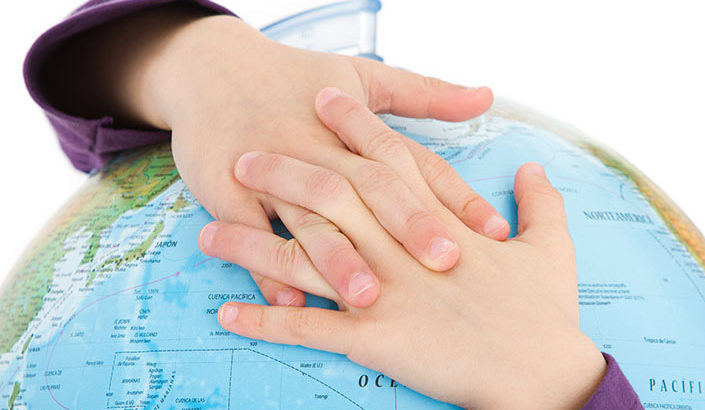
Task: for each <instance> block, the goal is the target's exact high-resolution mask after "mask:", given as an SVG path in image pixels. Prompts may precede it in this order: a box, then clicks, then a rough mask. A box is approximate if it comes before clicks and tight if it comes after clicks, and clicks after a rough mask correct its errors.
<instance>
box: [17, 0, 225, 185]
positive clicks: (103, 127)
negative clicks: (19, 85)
mask: <svg viewBox="0 0 705 410" xmlns="http://www.w3.org/2000/svg"><path fill="white" fill-rule="evenodd" d="M175 1H179V0H92V1H89V2H88V3H86V4H84V5H83V6H82V7H80V8H79V9H77V10H76V11H74V12H73V13H72V14H71V15H70V16H69V17H67V18H66V19H65V20H64V21H62V22H61V23H59V24H57V25H56V26H54V27H52V28H51V29H49V30H48V31H47V32H45V33H44V34H42V36H41V37H39V39H37V41H36V42H35V43H34V45H32V48H31V49H30V50H29V53H28V54H27V57H26V59H25V63H24V77H25V83H26V84H27V89H28V90H29V93H30V95H31V96H32V98H33V99H34V101H36V102H37V104H39V106H40V107H41V108H42V109H43V110H44V112H45V113H46V115H47V117H48V118H49V122H50V123H51V125H52V126H53V127H54V129H55V130H56V133H57V135H58V137H59V144H60V145H61V148H62V149H63V150H64V152H65V153H66V155H67V156H68V157H69V159H70V160H71V163H73V165H74V166H75V167H76V168H78V169H80V170H81V171H85V172H87V171H91V170H93V169H99V168H102V167H103V165H105V163H106V162H108V161H109V160H110V159H111V158H112V157H113V156H114V155H115V154H117V153H118V152H120V151H122V150H125V149H129V148H136V147H141V146H145V145H149V144H153V143H155V142H159V141H163V140H166V139H169V138H170V136H171V133H170V132H168V131H160V130H136V129H119V128H117V127H114V126H113V118H112V117H110V116H108V115H107V114H108V113H106V116H104V117H101V118H80V117H75V116H72V115H69V114H67V113H66V112H63V111H62V110H61V107H56V106H53V105H52V104H51V103H50V102H49V100H48V99H47V97H46V93H45V90H43V89H42V86H41V84H42V82H41V81H40V76H41V75H42V72H43V70H47V69H51V67H45V64H46V62H47V59H48V58H49V57H50V56H51V54H52V52H53V51H55V50H56V49H57V47H58V46H59V45H60V44H61V43H62V42H63V41H66V40H67V39H69V38H70V37H72V36H74V35H76V34H78V33H80V32H83V31H85V30H88V29H90V28H93V27H97V26H99V25H101V24H105V23H107V22H109V21H111V20H115V19H116V18H119V17H122V16H125V15H127V14H130V13H135V12H138V11H140V10H144V9H147V8H150V7H154V6H157V5H162V4H167V3H172V2H175ZM191 1H192V2H193V3H195V4H197V5H199V6H201V7H204V8H206V9H208V10H211V11H212V12H213V13H214V14H228V15H234V14H233V13H232V12H230V11H229V10H227V9H226V8H224V7H222V6H219V5H218V4H215V3H213V2H211V1H208V0H191ZM80 63H81V62H80V61H77V62H76V64H80Z"/></svg>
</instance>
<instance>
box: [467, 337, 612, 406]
mask: <svg viewBox="0 0 705 410" xmlns="http://www.w3.org/2000/svg"><path fill="white" fill-rule="evenodd" d="M544 340H552V341H553V342H552V343H550V345H546V348H545V349H542V350H541V351H540V352H536V351H534V352H532V353H528V352H526V351H525V352H523V353H519V354H520V357H521V359H519V360H518V361H511V360H510V361H509V362H513V363H515V364H514V365H511V366H510V367H511V368H510V369H509V372H506V371H505V373H506V374H505V375H504V376H502V377H501V379H502V380H505V382H503V383H499V384H495V385H488V386H486V387H485V388H484V389H482V390H483V391H484V392H485V393H486V395H485V396H484V397H481V398H479V399H480V400H476V401H473V402H471V403H472V405H473V406H469V407H474V408H482V409H485V408H488V409H492V408H512V409H522V408H526V409H533V408H542V409H559V408H560V409H581V408H582V407H583V406H584V405H585V404H586V403H587V402H588V401H589V400H590V397H592V395H593V394H594V392H595V391H596V390H597V388H598V387H599V386H600V383H601V382H602V379H603V377H604V375H605V372H606V370H607V362H606V360H605V358H604V356H603V355H602V353H601V352H600V351H599V349H598V348H597V346H595V344H594V343H593V342H592V340H590V339H589V338H588V337H587V336H586V335H585V334H584V333H582V332H581V331H580V330H579V329H571V330H568V331H563V332H561V333H560V334H557V335H556V336H553V337H546V338H544ZM516 363H519V364H518V365H517V364H516ZM507 381H514V383H511V382H510V383H506V382H507Z"/></svg>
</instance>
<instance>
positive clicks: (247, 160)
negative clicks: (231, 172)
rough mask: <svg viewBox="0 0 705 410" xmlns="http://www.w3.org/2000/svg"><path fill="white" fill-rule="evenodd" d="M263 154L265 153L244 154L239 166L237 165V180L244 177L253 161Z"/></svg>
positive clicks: (239, 160)
mask: <svg viewBox="0 0 705 410" xmlns="http://www.w3.org/2000/svg"><path fill="white" fill-rule="evenodd" d="M262 154H264V152H259V151H252V152H248V153H245V154H243V155H242V156H241V157H240V159H238V160H237V164H236V165H235V176H236V177H237V178H240V177H242V176H244V175H245V172H247V168H248V167H249V166H250V164H251V163H252V161H253V160H254V159H255V158H257V157H259V156H260V155H262Z"/></svg>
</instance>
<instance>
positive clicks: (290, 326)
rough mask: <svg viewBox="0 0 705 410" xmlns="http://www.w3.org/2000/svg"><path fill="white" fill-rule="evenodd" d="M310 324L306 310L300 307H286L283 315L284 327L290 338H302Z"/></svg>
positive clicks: (295, 339)
mask: <svg viewBox="0 0 705 410" xmlns="http://www.w3.org/2000/svg"><path fill="white" fill-rule="evenodd" d="M310 325H311V320H310V316H309V315H308V314H307V313H306V311H304V310H302V309H287V311H286V313H285V315H284V329H285V331H286V334H287V335H288V336H289V337H290V338H291V339H293V340H294V341H300V340H303V338H304V336H305V335H306V331H307V329H308V327H309V326H310Z"/></svg>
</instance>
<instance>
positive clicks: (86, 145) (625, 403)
mask: <svg viewBox="0 0 705 410" xmlns="http://www.w3.org/2000/svg"><path fill="white" fill-rule="evenodd" d="M175 1H180V0H93V1H90V2H88V3H86V4H85V5H83V6H82V7H80V8H79V9H77V10H76V11H75V12H73V13H72V14H71V15H70V16H69V17H67V18H66V19H65V20H64V21H62V22H61V23H59V24H57V25H56V26H54V27H52V28H50V29H49V30H48V31H47V32H46V33H44V34H43V35H42V36H41V37H39V39H38V40H37V41H36V42H35V43H34V45H33V46H32V48H31V49H30V51H29V53H28V54H27V58H26V60H25V66H24V75H25V82H26V84H27V88H28V90H29V93H30V94H31V96H32V98H33V99H34V100H35V101H36V102H37V104H39V106H40V107H41V108H42V109H43V110H44V112H45V113H46V115H47V117H48V118H49V122H50V123H51V125H52V126H53V127H54V129H55V130H56V133H57V135H58V137H59V144H60V145H61V148H62V149H63V150H64V152H65V153H66V155H67V156H68V157H69V159H70V160H71V162H72V163H73V165H74V166H75V167H76V168H78V169H80V170H81V171H85V172H88V171H91V170H94V169H100V168H102V167H103V165H105V164H106V163H107V162H108V161H109V160H110V159H111V158H112V157H113V156H114V155H115V154H117V153H119V152H120V151H123V150H126V149H130V148H136V147H141V146H145V145H149V144H153V143H155V142H159V141H164V140H167V139H169V138H170V136H171V133H170V132H167V131H161V130H137V129H124V128H122V129H121V128H115V127H114V126H113V118H112V117H110V116H109V115H106V116H104V117H101V118H80V117H76V116H72V115H69V114H67V113H66V112H64V111H62V109H61V107H56V106H53V105H52V104H51V103H50V102H49V101H48V99H47V98H46V95H45V93H44V90H42V88H41V81H39V76H40V75H41V73H42V70H47V69H51V67H44V65H45V63H46V61H47V59H48V57H49V56H50V55H51V53H52V52H53V51H55V50H56V48H57V47H58V46H59V45H60V44H61V42H63V41H66V40H67V39H69V38H71V37H72V36H74V35H76V34H78V33H81V32H83V31H85V30H88V29H91V28H94V27H97V26H99V25H101V24H105V23H107V22H109V21H111V20H114V19H117V18H119V17H122V16H125V15H127V14H130V13H135V12H139V11H140V10H144V9H147V8H150V7H154V6H157V5H162V4H167V3H172V2H175ZM182 1H183V0H182ZM189 1H192V2H193V3H195V4H198V5H200V6H201V7H204V8H206V9H209V10H211V11H213V12H214V13H216V14H227V15H234V14H233V13H232V12H230V11H229V10H227V9H226V8H224V7H222V6H220V5H218V4H216V3H212V2H210V1H208V0H189ZM76 64H80V61H77V62H76ZM106 114H107V113H106ZM604 356H605V359H606V360H607V364H608V368H607V373H606V374H605V377H604V379H603V380H602V383H601V384H600V386H599V388H598V389H597V391H596V392H595V393H594V394H593V396H592V398H591V399H590V401H589V402H588V404H587V405H585V407H584V409H585V410H597V409H615V410H617V409H642V408H643V407H642V406H641V403H640V401H639V398H638V396H637V394H636V393H635V392H634V389H633V388H632V386H631V385H630V384H629V381H628V380H627V379H626V377H625V376H624V374H623V373H622V371H621V370H620V368H619V366H618V365H617V362H616V361H615V360H614V358H613V357H612V356H610V355H608V354H604ZM575 377H580V375H576V376H575Z"/></svg>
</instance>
